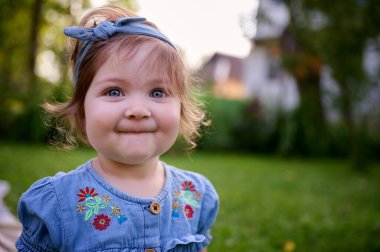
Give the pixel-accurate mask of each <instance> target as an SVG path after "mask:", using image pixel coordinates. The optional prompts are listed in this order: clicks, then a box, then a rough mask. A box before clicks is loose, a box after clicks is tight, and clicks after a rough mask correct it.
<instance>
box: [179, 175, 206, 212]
mask: <svg viewBox="0 0 380 252" xmlns="http://www.w3.org/2000/svg"><path fill="white" fill-rule="evenodd" d="M174 197H175V199H174V200H173V201H172V217H176V218H178V217H179V209H181V210H182V211H183V212H184V214H185V215H186V218H188V219H191V218H192V217H193V215H194V208H200V206H199V203H198V201H197V200H200V199H201V198H202V194H201V193H200V192H197V190H196V188H195V185H194V184H193V182H191V181H184V182H183V183H182V184H181V190H178V191H175V192H174Z"/></svg>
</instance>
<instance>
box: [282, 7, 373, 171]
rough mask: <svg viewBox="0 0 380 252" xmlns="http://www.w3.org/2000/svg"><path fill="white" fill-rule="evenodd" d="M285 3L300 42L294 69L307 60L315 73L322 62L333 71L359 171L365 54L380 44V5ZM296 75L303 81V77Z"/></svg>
mask: <svg viewBox="0 0 380 252" xmlns="http://www.w3.org/2000/svg"><path fill="white" fill-rule="evenodd" d="M285 3H286V4H287V5H288V7H289V10H290V17H291V18H290V19H291V21H290V25H289V32H290V33H291V34H292V36H294V39H295V41H296V42H297V43H296V46H295V47H294V50H291V51H290V55H288V59H296V61H294V60H293V61H292V60H290V62H291V63H294V64H288V66H291V67H290V69H291V70H292V72H293V73H297V71H299V70H300V69H299V68H300V66H301V64H303V63H304V62H305V61H304V60H305V59H306V60H307V61H306V65H305V67H306V68H309V69H313V68H314V67H313V66H316V65H319V63H318V62H319V61H322V62H323V64H325V65H328V66H329V67H330V68H331V70H332V77H333V78H334V79H335V80H336V82H337V84H338V85H339V88H340V97H339V103H338V104H339V107H340V111H341V114H342V117H343V121H344V124H345V125H346V126H347V132H348V135H349V137H350V139H351V157H352V158H353V160H354V164H355V165H356V166H357V165H360V163H361V161H362V160H361V157H362V155H361V154H363V153H361V152H360V151H361V146H360V143H361V141H360V140H361V139H360V136H359V134H358V129H357V123H356V122H355V120H356V119H357V117H356V116H355V114H354V112H355V107H356V106H357V103H358V102H359V101H360V99H361V98H362V96H363V95H364V92H365V91H366V88H368V83H369V81H368V80H367V76H366V72H365V71H364V69H363V56H364V50H365V48H366V46H367V45H368V43H369V42H372V43H377V44H378V45H379V36H380V29H379V27H380V19H379V17H380V5H379V2H378V1H377V0H346V1H344V2H341V1H318V0H285ZM378 48H379V47H378ZM289 56H290V57H289ZM288 63H289V62H288ZM301 70H302V69H301ZM301 73H302V71H301ZM301 75H302V74H301ZM295 76H296V78H297V80H300V79H301V80H302V76H301V77H300V76H297V74H296V75H295Z"/></svg>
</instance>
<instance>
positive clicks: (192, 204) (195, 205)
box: [188, 199, 199, 208]
mask: <svg viewBox="0 0 380 252" xmlns="http://www.w3.org/2000/svg"><path fill="white" fill-rule="evenodd" d="M188 203H189V204H190V205H191V206H193V207H195V208H199V204H198V202H196V201H195V200H194V199H189V201H188Z"/></svg>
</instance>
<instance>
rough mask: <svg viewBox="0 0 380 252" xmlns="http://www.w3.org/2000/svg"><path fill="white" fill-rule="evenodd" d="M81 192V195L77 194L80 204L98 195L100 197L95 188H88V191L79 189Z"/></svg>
mask: <svg viewBox="0 0 380 252" xmlns="http://www.w3.org/2000/svg"><path fill="white" fill-rule="evenodd" d="M79 191H80V193H78V194H77V196H78V197H79V200H78V202H81V201H84V200H86V198H89V197H95V196H96V195H98V194H97V193H96V192H95V189H94V188H91V189H89V188H88V187H86V189H84V190H83V189H79Z"/></svg>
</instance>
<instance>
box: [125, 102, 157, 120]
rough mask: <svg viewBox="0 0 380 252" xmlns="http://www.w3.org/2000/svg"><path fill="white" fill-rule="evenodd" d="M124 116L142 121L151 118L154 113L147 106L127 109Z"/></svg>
mask: <svg viewBox="0 0 380 252" xmlns="http://www.w3.org/2000/svg"><path fill="white" fill-rule="evenodd" d="M124 116H125V117H127V118H128V119H131V120H141V119H147V118H149V117H151V116H152V113H151V112H150V110H149V109H148V108H147V107H146V106H142V105H138V106H133V107H129V108H127V109H126V110H125V113H124Z"/></svg>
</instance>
